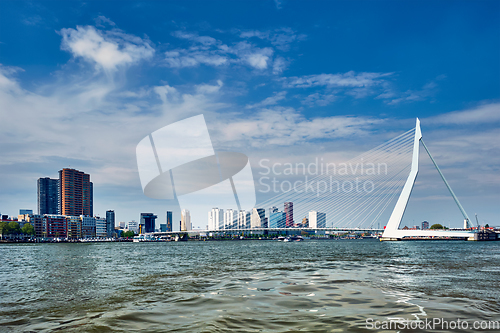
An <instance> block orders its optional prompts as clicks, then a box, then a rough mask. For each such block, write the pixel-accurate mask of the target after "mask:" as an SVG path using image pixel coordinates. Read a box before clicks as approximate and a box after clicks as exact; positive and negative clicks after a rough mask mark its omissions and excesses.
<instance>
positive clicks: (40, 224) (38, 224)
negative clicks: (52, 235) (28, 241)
mask: <svg viewBox="0 0 500 333" xmlns="http://www.w3.org/2000/svg"><path fill="white" fill-rule="evenodd" d="M26 221H28V222H29V223H30V224H31V225H32V226H33V228H35V237H39V238H40V237H45V236H46V235H47V225H46V224H45V223H44V220H43V215H38V214H37V215H35V214H33V215H32V214H29V215H28V216H27V217H26Z"/></svg>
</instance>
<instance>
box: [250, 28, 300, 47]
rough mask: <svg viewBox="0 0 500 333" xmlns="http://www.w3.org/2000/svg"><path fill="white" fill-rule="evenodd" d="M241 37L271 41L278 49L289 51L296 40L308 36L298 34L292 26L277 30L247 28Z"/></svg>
mask: <svg viewBox="0 0 500 333" xmlns="http://www.w3.org/2000/svg"><path fill="white" fill-rule="evenodd" d="M240 37H241V38H252V37H255V38H259V39H262V40H267V41H269V42H270V43H271V44H272V45H273V46H275V47H276V48H277V49H278V50H281V51H285V52H286V51H288V50H289V49H290V45H291V44H292V43H293V42H296V41H302V40H304V39H305V38H306V35H304V34H297V33H296V32H295V31H294V30H293V29H291V28H287V27H286V28H280V29H275V30H267V31H260V30H246V31H242V32H241V33H240Z"/></svg>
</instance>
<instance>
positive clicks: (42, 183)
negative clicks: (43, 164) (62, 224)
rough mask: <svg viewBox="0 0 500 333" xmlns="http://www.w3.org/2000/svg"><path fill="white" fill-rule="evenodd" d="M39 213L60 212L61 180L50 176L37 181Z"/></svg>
mask: <svg viewBox="0 0 500 333" xmlns="http://www.w3.org/2000/svg"><path fill="white" fill-rule="evenodd" d="M37 205H38V215H45V214H59V180H58V179H50V178H49V177H45V178H39V179H38V181H37Z"/></svg>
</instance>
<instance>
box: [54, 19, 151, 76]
mask: <svg viewBox="0 0 500 333" xmlns="http://www.w3.org/2000/svg"><path fill="white" fill-rule="evenodd" d="M60 34H61V36H62V37H63V40H62V43H61V48H62V49H63V50H65V51H68V52H70V53H71V54H73V56H74V57H81V58H83V59H85V60H86V61H89V62H91V63H95V65H96V67H97V68H98V69H101V68H102V69H104V70H105V71H108V72H112V71H115V70H116V69H117V67H119V66H123V65H130V64H132V63H135V62H138V61H139V60H141V59H148V58H151V57H152V56H153V54H154V52H155V51H154V49H153V48H152V47H151V45H150V44H149V42H148V41H147V40H143V39H141V38H139V37H135V36H132V35H127V34H125V33H123V32H121V31H119V30H113V31H108V32H105V31H101V30H97V29H96V28H95V27H92V26H85V27H82V26H77V27H76V29H72V28H65V29H61V31H60Z"/></svg>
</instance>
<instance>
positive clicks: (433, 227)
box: [430, 223, 444, 229]
mask: <svg viewBox="0 0 500 333" xmlns="http://www.w3.org/2000/svg"><path fill="white" fill-rule="evenodd" d="M430 229H444V227H443V226H442V225H441V224H439V223H436V224H433V225H431V227H430Z"/></svg>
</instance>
